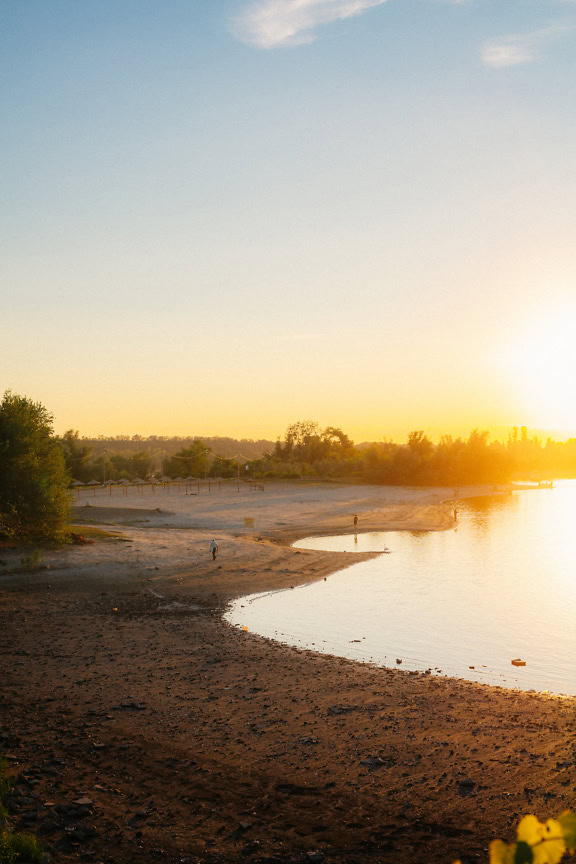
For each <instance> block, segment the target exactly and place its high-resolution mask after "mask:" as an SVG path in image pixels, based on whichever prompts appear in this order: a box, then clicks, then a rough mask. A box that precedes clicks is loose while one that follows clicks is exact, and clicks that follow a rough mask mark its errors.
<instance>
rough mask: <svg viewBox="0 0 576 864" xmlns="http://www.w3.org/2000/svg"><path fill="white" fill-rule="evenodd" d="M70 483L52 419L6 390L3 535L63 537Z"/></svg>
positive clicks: (2, 407) (0, 425)
mask: <svg viewBox="0 0 576 864" xmlns="http://www.w3.org/2000/svg"><path fill="white" fill-rule="evenodd" d="M69 482H70V477H69V475H68V473H67V471H66V465H65V460H64V453H63V452H62V447H61V446H60V444H59V443H58V441H57V439H56V438H55V437H54V435H53V431H52V415H51V414H49V413H48V411H47V410H46V408H44V406H43V405H41V404H40V403H39V402H33V401H32V400H31V399H27V398H26V397H25V396H17V395H15V394H13V393H11V392H10V391H7V392H6V393H5V394H4V398H3V400H2V402H1V403H0V531H2V533H4V534H5V535H8V536H12V537H15V538H18V539H23V540H56V539H60V538H61V537H62V535H63V532H64V528H65V525H66V520H67V517H68V510H69V503H70V499H69V494H68V490H67V487H68V484H69Z"/></svg>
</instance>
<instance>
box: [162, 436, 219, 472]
mask: <svg viewBox="0 0 576 864" xmlns="http://www.w3.org/2000/svg"><path fill="white" fill-rule="evenodd" d="M209 452H210V450H209V448H208V447H206V445H205V443H204V441H202V440H201V439H200V438H195V439H194V440H193V442H192V444H191V445H190V446H189V447H183V448H182V450H179V451H178V452H177V453H175V454H174V455H173V456H170V457H169V458H168V459H165V460H164V465H163V471H164V474H167V475H168V477H199V476H200V475H202V474H205V473H206V472H207V471H208V465H209V461H210V456H209Z"/></svg>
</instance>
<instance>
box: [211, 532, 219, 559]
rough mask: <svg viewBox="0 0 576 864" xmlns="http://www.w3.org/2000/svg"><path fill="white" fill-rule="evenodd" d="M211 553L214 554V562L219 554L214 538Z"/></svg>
mask: <svg viewBox="0 0 576 864" xmlns="http://www.w3.org/2000/svg"><path fill="white" fill-rule="evenodd" d="M210 551H211V553H212V560H213V561H215V560H216V553H217V552H218V544H217V543H216V540H215V539H214V537H213V538H212V542H211V543H210Z"/></svg>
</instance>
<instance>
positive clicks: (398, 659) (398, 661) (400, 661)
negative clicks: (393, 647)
mask: <svg viewBox="0 0 576 864" xmlns="http://www.w3.org/2000/svg"><path fill="white" fill-rule="evenodd" d="M396 663H398V665H400V663H402V660H400V658H399V657H397V658H396Z"/></svg>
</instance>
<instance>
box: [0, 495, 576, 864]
mask: <svg viewBox="0 0 576 864" xmlns="http://www.w3.org/2000/svg"><path fill="white" fill-rule="evenodd" d="M188 491H189V492H190V491H191V490H188ZM486 491H488V490H483V489H479V490H463V489H461V490H459V494H460V496H461V497H465V496H466V495H468V494H473V493H485V492H486ZM131 492H132V494H131V495H127V494H122V495H119V496H116V497H115V498H114V499H111V498H110V496H108V497H105V496H103V495H100V496H99V495H96V496H94V495H91V497H90V498H89V499H88V498H80V500H79V501H78V506H77V508H76V509H75V513H74V522H75V524H77V525H79V526H83V527H78V528H77V529H76V530H77V532H79V533H81V532H83V531H85V532H86V536H90V535H89V532H90V529H93V528H94V527H96V526H100V527H102V528H104V529H106V530H108V531H110V532H118V534H116V535H114V536H112V537H107V536H103V537H100V539H98V540H97V541H96V542H95V543H93V544H90V545H79V546H71V547H66V548H65V549H62V550H52V551H44V552H43V557H42V559H41V561H33V560H31V561H30V562H29V563H28V565H27V566H26V562H25V566H24V568H21V566H20V563H21V560H20V559H21V558H22V557H24V555H25V553H23V552H22V551H21V550H20V551H16V550H10V549H0V658H1V659H0V682H1V684H0V751H4V753H5V754H6V755H7V758H8V760H9V765H10V772H11V773H12V774H13V775H14V777H15V779H16V786H15V792H14V794H13V795H12V797H11V800H10V802H9V803H10V812H11V817H12V819H13V822H14V824H15V825H17V826H18V827H19V828H21V829H25V830H30V831H33V832H35V833H37V834H38V835H39V837H40V839H41V840H42V842H43V843H44V844H45V845H46V848H47V849H48V851H49V854H50V856H51V859H52V861H57V862H58V861H64V862H66V861H86V862H95V864H96V862H104V864H107V862H110V864H120V862H133V861H140V862H143V864H148V862H157V861H159V862H167V864H173V862H174V864H176V862H179V864H194V862H198V864H200V862H206V864H213V862H228V861H230V862H235V861H247V862H251V864H265V862H269V864H273V862H278V864H288V862H294V864H296V862H322V861H324V862H327V864H331V862H332V864H355V862H366V861H370V862H395V864H396V862H400V864H403V862H434V864H435V862H438V864H439V862H446V864H450V862H452V861H453V860H454V859H456V858H461V859H462V861H463V862H472V861H477V860H487V846H488V842H489V840H490V839H492V838H493V837H497V836H502V837H504V838H507V839H512V837H513V825H514V824H515V823H516V822H517V820H518V819H519V817H520V816H521V815H522V814H523V813H526V812H534V813H536V814H537V815H538V816H539V817H541V818H542V817H545V816H548V815H556V814H557V813H559V812H561V811H562V810H563V809H566V808H567V807H573V806H574V798H575V795H574V793H575V791H576V769H575V764H576V722H575V721H576V715H575V713H574V700H573V699H560V698H552V697H549V696H545V695H540V694H531V693H519V692H515V691H506V690H503V689H498V688H490V687H487V686H485V685H477V684H471V683H466V682H462V681H457V680H452V679H444V678H439V677H432V676H429V675H424V674H417V673H408V672H403V671H401V670H400V669H393V670H391V669H383V668H375V667H372V666H369V665H361V664H356V663H353V662H352V661H349V660H344V659H339V658H335V657H330V656H325V655H316V654H314V653H312V652H308V651H301V650H297V649H294V648H289V647H286V646H282V645H279V644H276V643H274V642H271V641H267V640H265V639H262V638H259V637H257V636H255V635H254V634H251V633H246V632H242V631H240V630H238V629H235V628H232V627H230V626H228V625H227V624H226V623H225V622H223V621H222V618H221V615H222V611H223V610H224V609H225V608H226V604H227V603H228V602H229V601H230V600H231V599H232V598H235V597H238V596H241V595H243V594H247V593H252V592H256V591H262V590H268V589H273V588H276V587H278V588H279V587H285V586H288V585H296V584H301V583H303V582H307V581H311V580H313V579H318V578H322V577H323V576H327V575H328V574H330V573H332V572H334V571H335V570H338V569H341V568H342V567H343V566H345V565H346V564H349V563H350V560H349V559H350V557H351V556H349V555H348V556H344V554H343V553H325V552H315V551H309V550H300V549H292V548H290V546H289V545H288V544H289V541H291V540H292V539H295V538H296V537H302V536H305V535H307V534H315V533H326V532H329V531H334V532H342V531H348V530H350V528H351V524H352V516H353V514H354V513H357V514H358V516H359V526H358V527H359V529H360V530H367V529H370V530H372V529H374V528H379V529H386V528H391V529H394V530H398V529H402V528H406V529H425V528H428V529H430V530H442V529H443V528H447V527H449V526H450V525H451V524H452V523H451V520H452V507H451V505H450V503H449V501H448V499H449V498H450V497H451V496H452V493H453V490H451V489H450V490H445V489H426V490H422V489H420V490H418V489H397V488H389V487H366V486H341V485H331V484H330V485H312V484H311V485H304V484H298V485H295V484H270V485H266V487H265V490H264V492H257V491H252V490H249V489H248V488H244V487H243V486H241V487H240V492H238V491H236V487H235V486H232V485H228V486H227V487H225V488H219V489H218V488H216V487H213V488H211V490H210V492H208V491H207V490H206V488H201V490H200V493H199V494H198V492H197V493H196V495H191V494H186V491H185V488H184V487H182V488H181V489H180V490H178V489H175V490H172V491H171V493H170V494H168V493H164V494H162V493H158V492H156V493H155V494H154V496H152V494H151V492H149V491H148V493H147V494H146V493H145V492H144V490H143V491H142V492H138V491H137V490H131ZM84 494H86V493H84ZM86 500H89V501H90V506H87V505H86ZM157 508H159V509H157ZM246 517H249V518H253V519H254V520H255V523H254V530H253V531H252V530H250V531H249V532H245V529H244V519H245V518H246ZM212 537H215V538H216V539H217V541H218V543H219V548H220V554H219V557H218V559H217V560H216V561H215V562H213V561H212V560H211V557H210V555H209V552H208V544H209V541H210V539H211V538H212ZM356 560H358V559H357V558H356V557H355V558H354V561H356ZM27 567H28V569H27Z"/></svg>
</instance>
